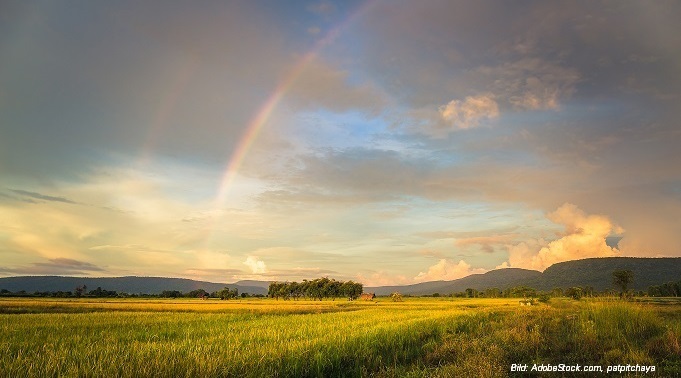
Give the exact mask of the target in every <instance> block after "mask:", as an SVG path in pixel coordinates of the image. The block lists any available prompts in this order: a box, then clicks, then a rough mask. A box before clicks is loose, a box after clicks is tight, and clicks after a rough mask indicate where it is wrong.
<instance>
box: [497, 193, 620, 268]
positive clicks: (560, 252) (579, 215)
mask: <svg viewBox="0 0 681 378" xmlns="http://www.w3.org/2000/svg"><path fill="white" fill-rule="evenodd" d="M547 218H548V219H550V220H551V221H552V222H554V223H556V224H561V225H563V226H564V227H565V231H564V233H562V234H561V235H559V236H560V237H559V238H558V239H556V240H553V241H550V242H545V241H543V240H533V241H527V242H522V243H519V244H516V245H510V246H509V262H510V266H512V267H514V268H530V269H536V270H542V271H543V270H544V269H546V268H548V267H549V266H551V265H553V264H555V263H559V262H563V261H569V260H578V259H584V258H590V257H614V256H618V255H619V252H620V251H619V250H618V249H617V248H613V247H610V246H608V245H607V243H606V238H607V237H608V236H609V235H610V234H612V233H615V234H621V233H623V232H624V230H623V229H622V228H621V227H619V226H617V225H616V224H614V223H613V222H612V221H611V220H610V219H609V218H607V217H605V216H602V215H588V214H586V213H585V212H584V211H582V210H581V209H579V208H578V207H577V206H575V205H573V204H569V203H566V204H564V205H562V206H561V207H559V208H558V209H556V210H555V211H554V212H552V213H549V214H548V215H547Z"/></svg>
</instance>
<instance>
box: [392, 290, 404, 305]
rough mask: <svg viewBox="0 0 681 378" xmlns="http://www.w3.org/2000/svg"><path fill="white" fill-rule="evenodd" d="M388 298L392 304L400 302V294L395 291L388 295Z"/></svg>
mask: <svg viewBox="0 0 681 378" xmlns="http://www.w3.org/2000/svg"><path fill="white" fill-rule="evenodd" d="M390 298H391V299H392V300H393V302H402V294H400V293H398V292H397V291H396V292H394V293H392V294H390Z"/></svg>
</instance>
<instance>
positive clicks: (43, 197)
mask: <svg viewBox="0 0 681 378" xmlns="http://www.w3.org/2000/svg"><path fill="white" fill-rule="evenodd" d="M10 192H12V193H14V194H18V195H20V196H22V197H28V198H32V199H37V200H43V201H52V202H63V203H69V204H73V205H78V202H75V201H72V200H70V199H68V198H64V197H55V196H48V195H46V194H41V193H36V192H29V191H27V190H20V189H10Z"/></svg>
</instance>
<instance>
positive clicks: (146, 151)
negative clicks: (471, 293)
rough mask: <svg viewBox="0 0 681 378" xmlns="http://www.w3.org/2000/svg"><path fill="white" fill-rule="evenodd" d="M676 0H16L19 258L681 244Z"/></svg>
mask: <svg viewBox="0 0 681 378" xmlns="http://www.w3.org/2000/svg"><path fill="white" fill-rule="evenodd" d="M679 14H681V3H679V2H677V1H655V2H649V1H573V2H558V1H516V2H500V1H485V0H483V1H436V0H432V1H425V2H424V1H380V0H369V1H342V2H330V1H317V0H310V1H286V2H281V1H269V0H268V1H229V2H220V1H195V2H183V1H148V2H138V1H116V2H105V1H76V0H73V1H66V2H54V1H31V0H29V1H23V0H22V1H18V0H16V1H15V0H5V1H2V3H0V62H1V63H0V276H17V275H72V276H93V277H101V276H131V275H135V276H163V277H186V278H192V279H198V280H207V281H212V282H235V281H238V280H243V279H257V280H282V281H283V280H301V279H313V278H318V277H323V276H326V277H330V278H336V279H340V280H350V279H351V280H355V281H359V282H362V283H364V284H365V285H369V286H374V285H389V284H390V285H392V284H412V283H417V282H425V281H433V280H451V279H456V278H461V277H464V276H467V275H470V274H475V273H483V272H487V271H489V270H493V269H498V268H508V267H513V268H526V269H535V270H540V271H542V270H544V269H546V268H547V267H548V266H550V265H552V264H555V263H558V262H561V261H568V260H574V259H581V258H588V257H609V256H645V257H660V256H681V249H679V246H680V245H681V222H680V221H679V219H681V148H679V146H681V121H680V120H681V107H680V106H679V105H681V101H680V100H681V74H680V73H681V23H679V22H678V15H679Z"/></svg>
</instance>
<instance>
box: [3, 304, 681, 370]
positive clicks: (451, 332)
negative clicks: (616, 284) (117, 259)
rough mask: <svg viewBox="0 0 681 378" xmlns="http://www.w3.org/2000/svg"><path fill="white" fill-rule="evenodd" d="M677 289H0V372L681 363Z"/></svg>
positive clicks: (675, 366) (662, 366) (666, 366)
mask: <svg viewBox="0 0 681 378" xmlns="http://www.w3.org/2000/svg"><path fill="white" fill-rule="evenodd" d="M680 337H681V303H679V302H677V301H672V300H659V301H657V300H656V301H653V300H651V301H646V302H626V301H620V300H614V299H613V300H605V299H583V300H580V301H574V300H568V299H561V298H553V299H551V300H550V301H549V302H548V303H540V304H538V305H535V306H521V305H520V304H519V301H518V299H466V298H405V299H404V301H402V302H393V301H391V300H390V299H389V298H377V299H376V300H374V301H367V302H365V301H353V302H349V301H346V300H335V301H331V300H325V301H292V300H289V301H283V300H279V301H276V300H274V299H248V300H241V299H240V300H232V301H219V300H198V299H197V300H194V299H187V300H158V299H149V300H139V299H138V300H134V299H120V300H118V299H116V300H113V299H112V300H106V299H64V300H55V299H45V298H40V299H19V298H3V299H0V376H3V377H5V376H7V377H33V376H35V377H46V376H49V377H61V376H65V377H76V376H77V377H113V376H116V377H146V376H150V377H211V376H215V377H263V376H271V377H334V376H350V377H359V376H376V377H402V376H408V377H431V376H432V377H459V376H471V377H472V376H476V377H505V376H516V375H523V374H524V375H527V376H594V375H599V374H594V373H583V372H582V373H579V372H577V373H560V372H558V373H546V372H540V373H537V372H534V373H530V372H526V373H517V372H512V371H511V366H512V365H513V364H527V365H528V366H529V367H530V368H531V367H532V365H533V364H538V365H559V364H566V365H577V364H579V365H581V366H584V365H599V366H602V368H603V371H604V372H603V373H602V374H601V375H607V374H606V373H605V369H606V368H607V367H608V366H614V365H641V366H654V367H655V372H649V373H647V374H645V373H640V372H638V373H635V372H629V373H626V372H625V373H616V374H618V375H620V376H659V377H670V376H681V343H680V341H681V340H680Z"/></svg>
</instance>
